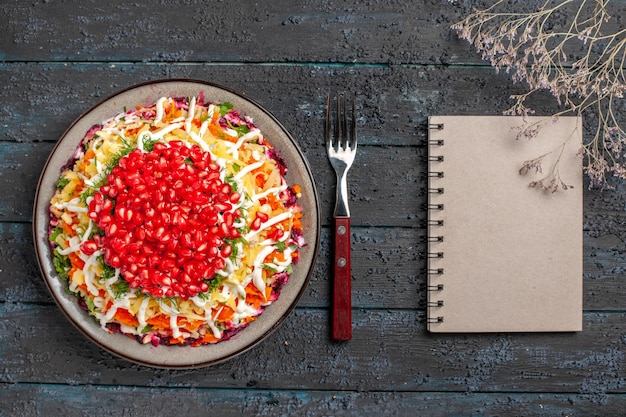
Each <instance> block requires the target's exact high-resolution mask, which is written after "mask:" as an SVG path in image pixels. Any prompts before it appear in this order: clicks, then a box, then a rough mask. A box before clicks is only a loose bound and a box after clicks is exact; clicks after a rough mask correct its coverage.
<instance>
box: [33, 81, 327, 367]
mask: <svg viewBox="0 0 626 417" xmlns="http://www.w3.org/2000/svg"><path fill="white" fill-rule="evenodd" d="M201 91H202V92H204V96H205V97H206V99H207V100H209V101H219V102H230V103H232V104H233V106H234V108H236V109H238V110H239V111H240V112H241V113H242V114H244V115H248V116H250V117H252V118H253V120H254V123H255V125H256V126H257V127H258V128H259V129H261V132H263V134H264V136H265V137H266V138H267V139H268V141H269V142H270V143H272V144H273V145H274V148H275V149H277V150H278V151H279V152H280V155H281V156H282V158H283V159H284V161H285V163H286V165H287V167H288V169H289V171H288V173H287V181H288V182H289V183H290V184H299V185H300V186H301V187H302V197H301V198H300V199H299V200H298V203H299V204H300V205H302V206H303V208H304V213H305V215H304V217H303V218H302V226H303V234H304V237H305V239H306V242H307V246H306V247H304V248H303V249H302V251H301V253H300V260H299V262H298V264H297V265H295V266H294V272H293V274H292V275H291V278H290V279H289V282H288V283H287V284H286V285H285V286H284V287H283V288H282V291H281V294H280V297H279V298H278V300H276V301H275V302H274V303H273V304H271V305H270V306H269V307H267V308H266V310H265V311H264V312H263V314H261V315H260V316H259V317H258V318H257V319H256V320H255V321H253V322H252V323H251V324H250V325H249V326H248V327H246V328H245V329H243V330H242V331H240V332H239V333H237V334H236V335H235V336H233V337H232V338H231V339H230V340H226V341H222V342H219V343H217V344H212V345H204V346H199V347H189V346H157V347H155V346H152V345H151V344H147V345H142V344H140V343H138V342H137V341H135V340H134V339H130V338H128V337H127V336H124V335H121V334H110V333H107V332H105V331H104V330H102V328H101V327H100V325H99V323H97V322H96V321H95V320H94V318H93V317H90V316H89V315H88V314H87V312H86V311H85V310H83V309H82V308H81V307H80V306H79V305H78V302H77V298H76V297H75V296H73V295H70V294H67V293H66V291H65V290H66V287H67V283H66V282H64V281H63V280H61V279H60V278H59V277H58V276H57V273H56V271H55V269H54V266H53V264H52V258H53V256H52V250H51V247H50V244H49V242H48V229H49V205H50V199H51V198H52V196H53V194H54V190H55V184H56V181H57V179H58V177H59V175H60V173H61V168H62V167H63V166H65V165H66V164H67V163H68V161H69V160H70V158H71V157H72V155H73V154H74V151H75V150H76V148H77V147H78V146H79V144H80V141H81V140H82V139H83V137H84V135H85V133H86V132H87V130H89V129H90V128H91V127H92V126H93V125H95V124H98V123H101V122H102V121H103V120H106V119H108V118H110V117H113V116H115V115H116V114H118V113H120V112H122V111H124V108H134V107H135V106H136V105H137V104H142V105H150V104H152V103H155V102H156V101H157V100H158V99H159V98H160V97H188V96H197V95H198V94H199V93H200V92H201ZM33 228H34V238H35V251H36V253H37V259H38V261H39V266H40V268H41V272H42V274H43V276H44V279H45V282H46V284H47V285H48V288H49V289H50V292H51V294H52V296H53V298H54V299H55V301H56V302H57V304H58V305H59V307H60V308H61V310H62V311H63V313H65V315H66V316H67V318H68V319H69V320H70V322H71V323H72V324H74V325H75V326H76V327H77V328H78V329H80V330H81V331H82V332H83V333H84V334H85V335H86V336H87V337H88V338H89V339H91V340H92V341H93V342H95V343H96V344H98V345H99V346H100V347H102V348H104V349H106V350H108V351H109V352H111V353H113V354H115V355H118V356H120V357H122V358H124V359H127V360H129V361H132V362H136V363H140V364H143V365H147V366H152V367H158V368H195V367H201V366H207V365H213V364H216V363H218V362H222V361H224V360H226V359H230V358H233V357H234V356H236V355H239V354H241V353H243V352H245V351H246V350H248V349H250V348H251V347H253V346H255V345H256V344H257V343H259V342H261V341H262V340H263V339H265V338H266V337H267V336H268V335H269V334H270V333H272V332H273V331H274V330H275V329H276V328H277V327H278V326H279V325H280V324H281V323H282V322H283V321H284V320H285V319H286V318H287V316H288V315H289V313H290V312H291V311H292V310H293V308H294V307H295V306H296V303H297V302H298V300H299V299H300V297H301V296H302V294H303V292H304V289H305V288H306V285H307V284H308V282H309V279H310V276H311V273H312V271H313V267H314V265H315V259H316V257H317V252H318V248H319V238H320V210H319V200H318V196H317V192H316V189H315V183H314V181H313V176H312V174H311V170H310V168H309V165H308V163H307V161H306V159H305V158H304V155H303V154H302V152H301V151H300V149H299V148H298V145H297V144H296V142H295V140H294V139H293V137H292V136H291V135H290V134H289V132H288V131H287V130H286V129H285V128H284V127H283V126H282V125H281V124H280V122H278V120H276V118H275V117H274V116H272V115H271V114H270V113H269V112H268V111H266V110H265V109H263V108H262V107H261V106H260V105H258V104H256V103H255V102H254V101H252V100H250V99H249V98H246V97H245V96H244V95H243V94H241V93H238V92H235V91H233V90H231V89H228V88H225V87H222V86H219V85H216V84H212V83H208V82H203V81H196V80H160V81H152V82H149V83H145V84H139V85H136V86H133V87H130V88H128V89H125V90H123V91H121V92H119V93H117V94H114V95H112V96H111V97H109V98H107V99H105V100H104V101H102V102H101V103H100V104H98V105H96V106H95V107H93V108H92V109H91V110H89V111H87V112H86V113H85V114H83V115H82V116H81V117H79V118H78V119H77V120H76V121H75V122H74V123H73V124H72V125H71V126H70V128H69V129H68V130H67V131H66V132H65V133H64V134H63V136H61V139H60V140H59V142H58V143H57V145H56V146H55V148H54V149H53V151H52V153H51V155H50V157H49V159H48V161H47V163H46V165H45V166H44V169H43V172H42V174H41V177H40V179H39V185H38V187H37V194H36V196H35V207H34V214H33Z"/></svg>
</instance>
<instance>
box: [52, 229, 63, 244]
mask: <svg viewBox="0 0 626 417" xmlns="http://www.w3.org/2000/svg"><path fill="white" fill-rule="evenodd" d="M61 233H63V229H61V228H60V227H59V226H57V227H55V228H54V230H53V231H52V233H50V242H54V241H55V240H57V237H58V236H59V235H60V234H61Z"/></svg>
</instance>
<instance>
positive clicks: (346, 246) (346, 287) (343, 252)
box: [331, 217, 352, 340]
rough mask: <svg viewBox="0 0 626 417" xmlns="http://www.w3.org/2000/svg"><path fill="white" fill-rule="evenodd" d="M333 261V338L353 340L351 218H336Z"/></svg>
mask: <svg viewBox="0 0 626 417" xmlns="http://www.w3.org/2000/svg"><path fill="white" fill-rule="evenodd" d="M334 253H335V257H334V260H333V303H332V321H331V323H332V324H331V327H332V338H333V339H334V340H350V339H352V285H351V279H352V272H351V269H350V217H335V247H334Z"/></svg>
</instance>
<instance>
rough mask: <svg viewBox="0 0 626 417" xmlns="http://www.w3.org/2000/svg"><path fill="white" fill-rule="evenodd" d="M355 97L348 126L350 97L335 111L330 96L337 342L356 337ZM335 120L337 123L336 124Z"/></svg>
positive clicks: (327, 131) (339, 100)
mask: <svg viewBox="0 0 626 417" xmlns="http://www.w3.org/2000/svg"><path fill="white" fill-rule="evenodd" d="M354 101H355V97H354V94H352V99H351V106H350V107H351V110H352V112H351V119H350V123H349V125H348V118H349V116H348V106H347V105H346V95H345V94H343V95H341V94H337V95H336V97H335V100H334V102H335V111H334V112H333V109H332V107H333V106H332V104H333V97H332V95H331V94H328V100H327V104H326V128H325V130H324V135H325V139H326V150H327V152H328V159H329V160H330V163H331V165H332V166H333V168H334V169H335V173H336V174H337V195H336V200H335V212H334V235H335V246H334V260H333V302H332V321H331V328H332V332H331V336H332V338H333V339H334V340H350V339H351V338H352V294H351V282H350V281H351V279H352V273H351V269H350V209H349V207H348V182H347V178H346V174H347V172H348V170H349V169H350V167H351V166H352V162H353V161H354V156H355V155H356V148H357V142H356V120H355V111H354ZM333 117H334V123H333Z"/></svg>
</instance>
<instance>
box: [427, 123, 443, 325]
mask: <svg viewBox="0 0 626 417" xmlns="http://www.w3.org/2000/svg"><path fill="white" fill-rule="evenodd" d="M428 129H429V130H443V123H429V124H428ZM444 144H445V141H444V139H429V140H428V146H429V150H433V149H435V147H441V146H444ZM443 161H444V157H443V155H441V154H439V155H431V154H430V152H429V154H428V165H429V166H428V168H429V169H428V181H429V187H428V194H429V201H428V204H427V207H426V208H427V210H428V212H429V214H428V222H427V224H428V228H429V234H428V237H427V241H428V243H429V248H428V251H427V252H426V255H427V257H428V263H429V266H428V270H427V274H428V276H441V275H443V268H441V267H436V268H434V267H432V266H431V265H430V261H431V260H433V261H434V260H436V259H442V258H443V257H444V253H443V252H442V251H436V250H432V249H433V248H434V246H433V248H431V247H430V244H431V243H433V244H437V243H441V242H443V236H442V235H441V234H440V233H432V229H431V228H432V227H441V226H443V220H442V219H433V218H432V215H433V214H434V212H440V211H442V210H443V209H444V205H443V203H441V202H440V201H437V197H436V195H441V194H443V193H444V187H438V186H434V185H435V184H436V181H437V179H439V178H443V176H444V172H443V170H441V169H438V170H433V169H432V167H433V166H436V165H434V164H436V163H438V162H443ZM431 179H432V180H433V181H432V182H431ZM431 184H432V185H431ZM430 196H432V197H433V198H434V200H433V201H431V199H430V198H431V197H430ZM431 233H432V235H431ZM443 288H444V284H430V283H429V284H427V286H426V289H427V291H428V292H429V294H432V295H429V296H428V298H429V300H428V301H427V303H426V305H427V307H428V313H427V319H426V320H427V322H428V323H429V324H436V323H443V316H436V315H435V313H434V311H435V310H434V309H437V308H441V307H443V305H444V303H443V300H442V299H437V298H435V293H437V292H442V291H443ZM442 295H443V294H442ZM431 298H432V301H431Z"/></svg>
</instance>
